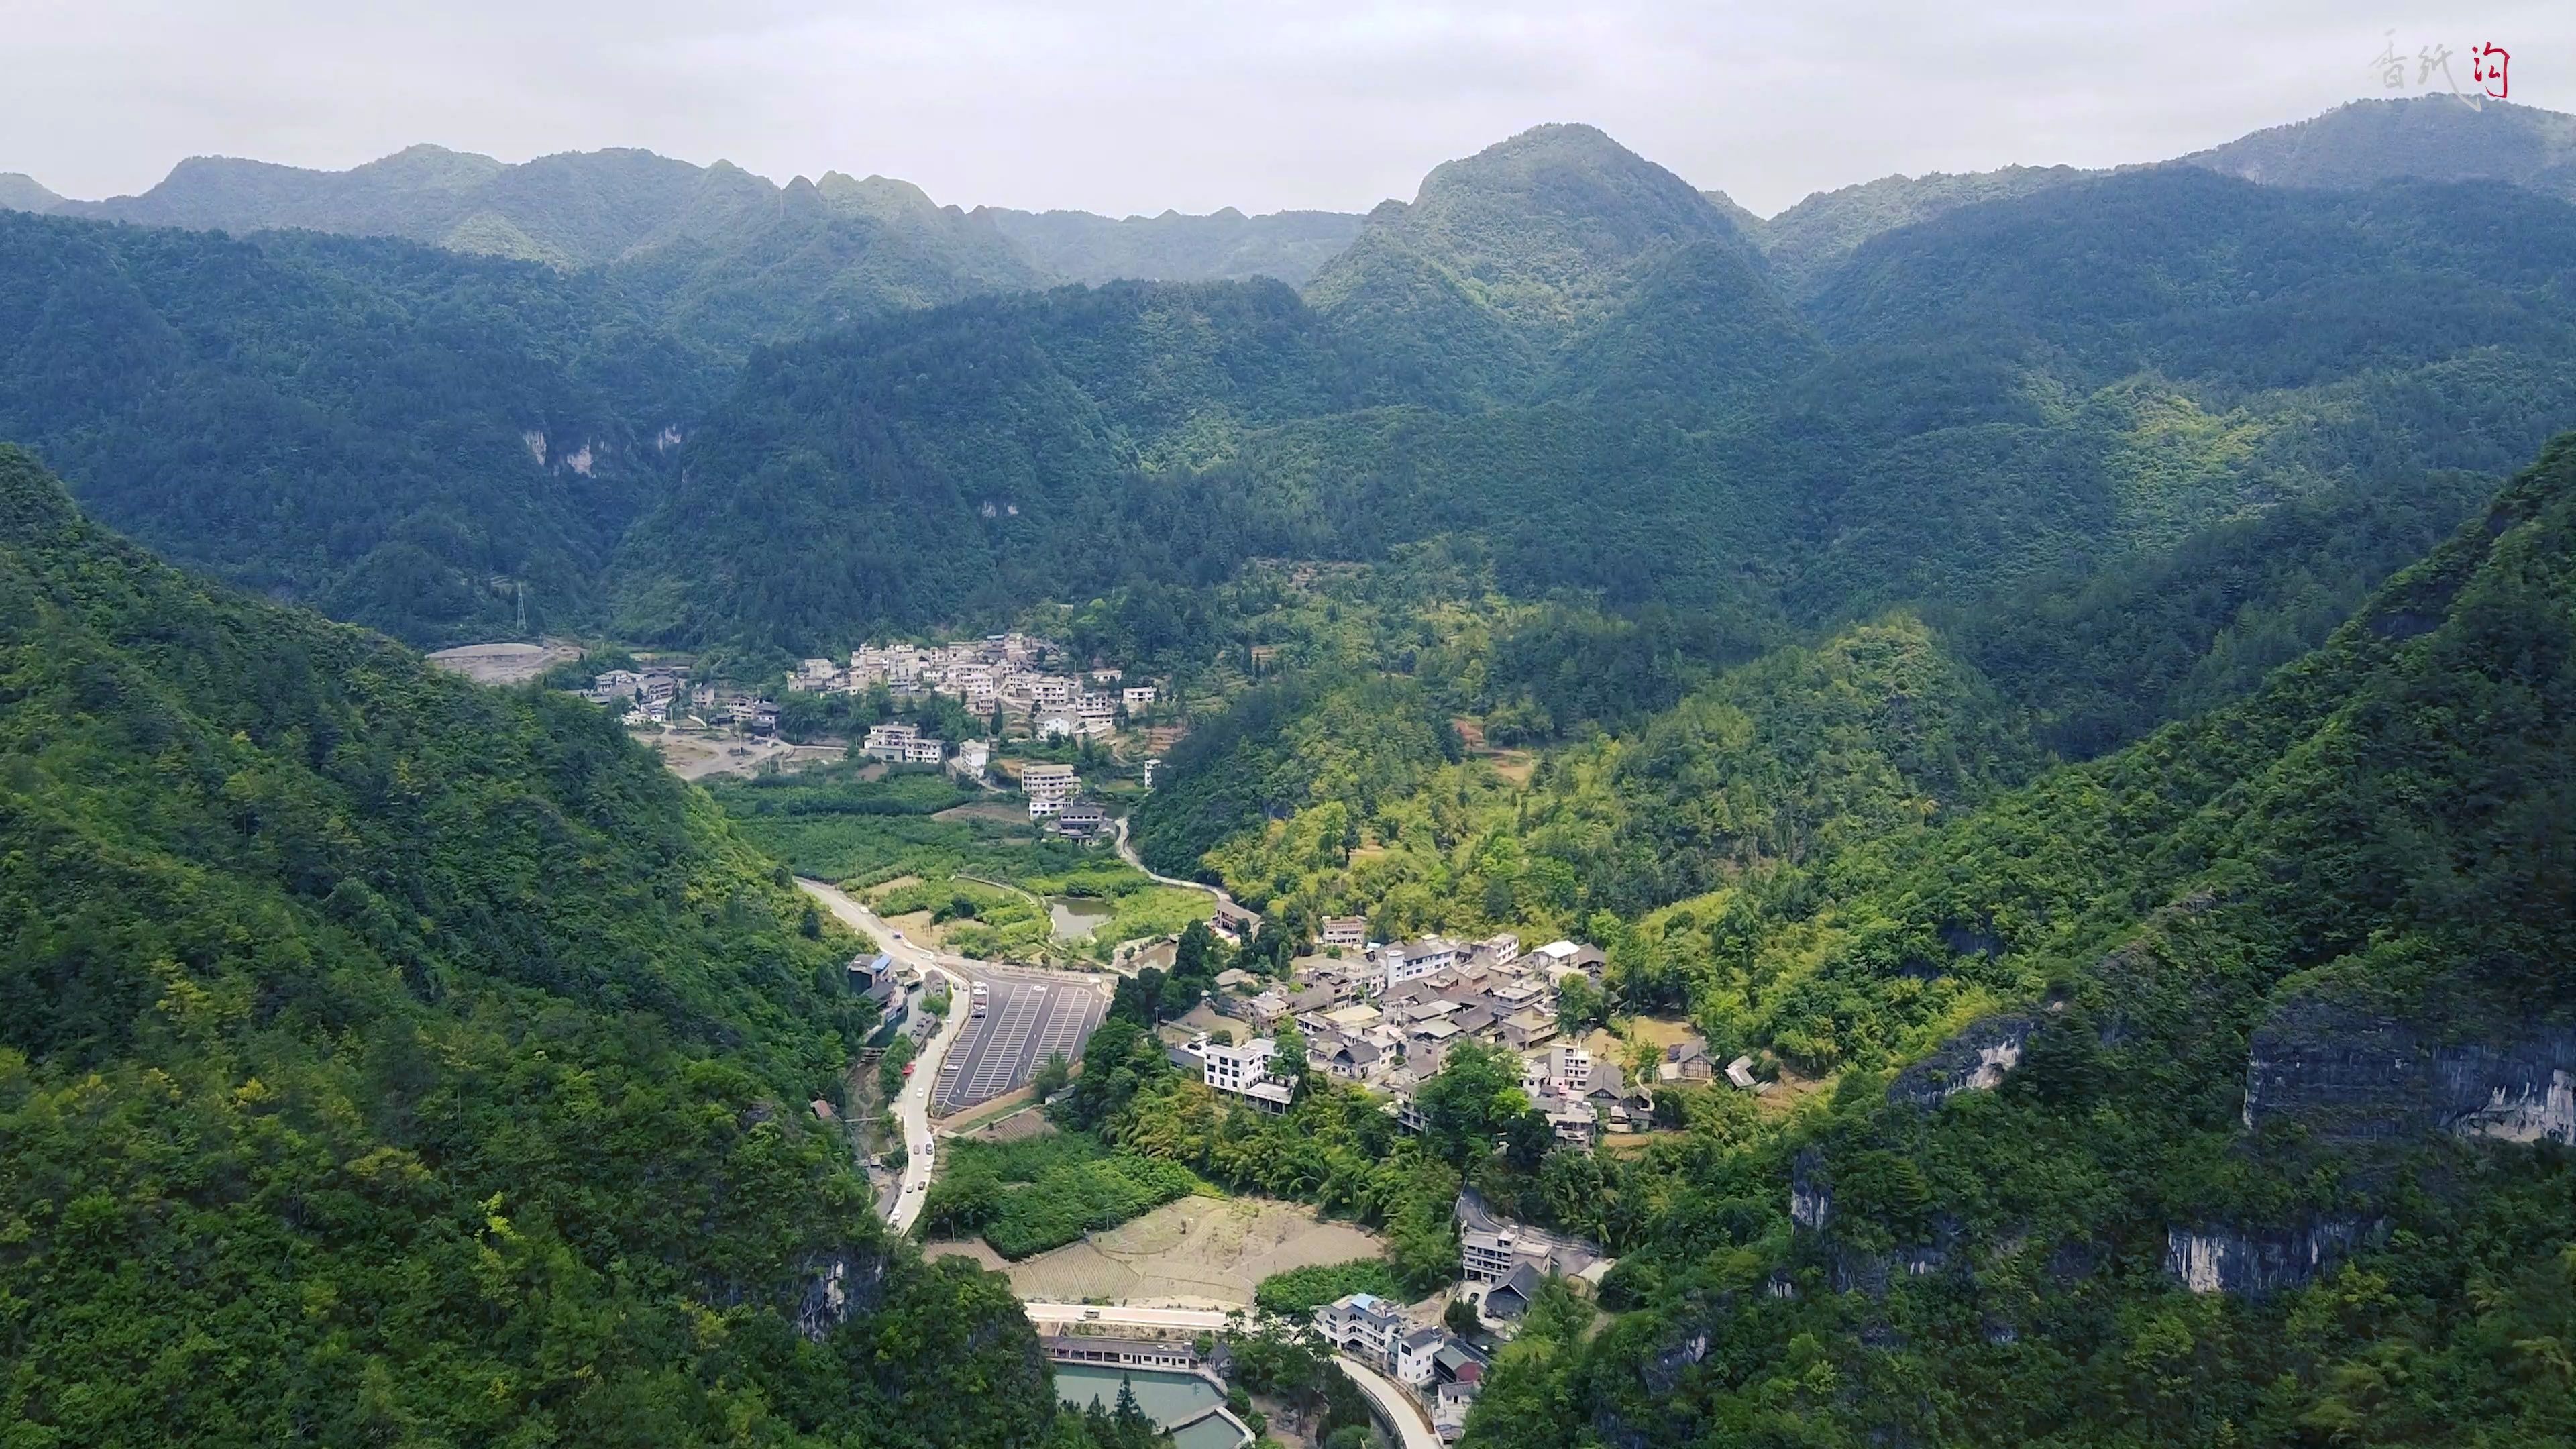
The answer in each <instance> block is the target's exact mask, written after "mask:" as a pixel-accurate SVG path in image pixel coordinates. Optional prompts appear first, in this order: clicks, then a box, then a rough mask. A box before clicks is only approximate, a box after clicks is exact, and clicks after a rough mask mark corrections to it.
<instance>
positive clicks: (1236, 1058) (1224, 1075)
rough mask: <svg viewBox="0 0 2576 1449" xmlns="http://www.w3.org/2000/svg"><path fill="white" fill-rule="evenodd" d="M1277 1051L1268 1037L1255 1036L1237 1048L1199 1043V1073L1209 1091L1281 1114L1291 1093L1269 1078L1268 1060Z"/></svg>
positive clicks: (1290, 1090)
mask: <svg viewBox="0 0 2576 1449" xmlns="http://www.w3.org/2000/svg"><path fill="white" fill-rule="evenodd" d="M1278 1049H1279V1044H1278V1043H1277V1042H1275V1041H1273V1040H1271V1039H1270V1038H1268V1037H1255V1038H1253V1039H1252V1040H1250V1041H1248V1042H1245V1043H1244V1044H1242V1045H1241V1046H1229V1045H1226V1044H1225V1043H1222V1042H1217V1041H1202V1042H1201V1043H1199V1048H1198V1051H1199V1062H1200V1070H1201V1073H1202V1075H1203V1077H1204V1079H1205V1080H1206V1082H1207V1084H1208V1087H1209V1089H1210V1090H1211V1091H1217V1092H1223V1093H1226V1094H1227V1095H1229V1096H1235V1097H1241V1098H1243V1099H1244V1100H1245V1101H1247V1102H1250V1103H1252V1105H1253V1106H1255V1107H1257V1108H1259V1109H1260V1110H1262V1111H1264V1112H1271V1113H1278V1112H1285V1111H1287V1110H1288V1103H1289V1101H1290V1100H1291V1099H1292V1098H1293V1096H1294V1095H1295V1092H1294V1089H1293V1088H1292V1087H1291V1086H1290V1085H1289V1084H1288V1083H1286V1082H1283V1081H1281V1080H1279V1079H1278V1078H1276V1077H1273V1076H1272V1075H1270V1058H1271V1055H1272V1054H1273V1053H1275V1052H1276V1051H1278Z"/></svg>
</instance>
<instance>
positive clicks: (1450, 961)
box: [1378, 936, 1465, 991]
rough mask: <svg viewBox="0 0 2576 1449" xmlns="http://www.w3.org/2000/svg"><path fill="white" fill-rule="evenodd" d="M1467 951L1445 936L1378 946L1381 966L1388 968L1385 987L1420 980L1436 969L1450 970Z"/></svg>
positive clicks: (1392, 987)
mask: <svg viewBox="0 0 2576 1449" xmlns="http://www.w3.org/2000/svg"><path fill="white" fill-rule="evenodd" d="M1464 954H1465V952H1464V951H1462V950H1461V949H1460V948H1459V945H1458V943H1457V942H1455V941H1452V940H1448V939H1446V938H1445V937H1441V936H1425V937H1423V938H1422V939H1421V940H1419V941H1402V942H1389V943H1388V944H1386V945H1384V946H1381V947H1379V948H1378V965H1379V966H1380V967H1381V968H1383V969H1384V971H1385V980H1384V983H1383V987H1384V989H1385V990H1388V991H1393V990H1394V989H1395V988H1397V987H1399V986H1401V985H1403V984H1404V983H1405V982H1407V981H1419V980H1421V979H1422V978H1423V977H1425V976H1428V975H1430V974H1432V973H1433V972H1435V971H1446V970H1448V969H1449V968H1450V967H1452V966H1455V965H1457V964H1458V960H1459V958H1460V957H1461V956H1462V955H1464Z"/></svg>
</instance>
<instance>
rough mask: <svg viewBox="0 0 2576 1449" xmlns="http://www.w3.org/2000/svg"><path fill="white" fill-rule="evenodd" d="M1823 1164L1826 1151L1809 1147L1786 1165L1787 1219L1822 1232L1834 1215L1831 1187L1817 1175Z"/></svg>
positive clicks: (1800, 1226) (1806, 1229)
mask: <svg viewBox="0 0 2576 1449" xmlns="http://www.w3.org/2000/svg"><path fill="white" fill-rule="evenodd" d="M1824 1165H1825V1155H1824V1154H1823V1153H1821V1152H1818V1151H1817V1150H1816V1149H1814V1148H1812V1147H1810V1148H1808V1149H1807V1150H1806V1151H1804V1152H1801V1153H1799V1154H1798V1160H1797V1161H1796V1162H1795V1163H1794V1164H1792V1165H1791V1166H1790V1168H1789V1221H1790V1222H1791V1223H1794V1224H1796V1225H1797V1226H1798V1227H1799V1228H1800V1229H1802V1230H1804V1231H1806V1232H1810V1233H1820V1232H1823V1231H1824V1229H1825V1223H1826V1222H1827V1220H1829V1219H1831V1218H1832V1217H1833V1215H1834V1191H1833V1189H1832V1188H1831V1187H1829V1186H1827V1185H1826V1184H1825V1182H1824V1181H1823V1179H1822V1178H1821V1177H1819V1176H1818V1173H1819V1171H1820V1170H1821V1169H1822V1168H1823V1167H1824Z"/></svg>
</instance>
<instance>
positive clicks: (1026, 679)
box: [1010, 670, 1076, 706]
mask: <svg viewBox="0 0 2576 1449" xmlns="http://www.w3.org/2000/svg"><path fill="white" fill-rule="evenodd" d="M1010 692H1011V693H1013V694H1016V695H1019V696H1020V697H1022V698H1024V699H1026V700H1028V701H1029V702H1030V703H1031V704H1035V705H1045V706H1062V705H1068V704H1071V703H1073V697H1074V694H1075V693H1076V691H1075V689H1074V683H1073V680H1072V678H1071V677H1070V676H1068V675H1062V674H1038V673H1034V672H1031V671H1027V670H1023V671H1021V672H1020V673H1018V674H1014V675H1012V676H1011V682H1010Z"/></svg>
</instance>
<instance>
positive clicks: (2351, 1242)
mask: <svg viewBox="0 0 2576 1449" xmlns="http://www.w3.org/2000/svg"><path fill="white" fill-rule="evenodd" d="M2381 1228H2382V1225H2381V1224H2379V1223H2363V1222H2357V1221H2354V1220H2351V1219H2334V1220H2327V1221H2322V1222H2314V1223H2309V1224H2306V1225H2304V1226H2298V1227H2288V1228H2268V1229H2250V1230H2239V1229H2235V1228H2228V1227H2200V1228H2167V1229H2166V1230H2165V1271H2166V1272H2168V1273H2171V1274H2173V1275H2174V1276H2175V1277H2176V1278H2179V1279H2181V1280H2182V1285H2183V1286H2184V1287H2186V1288H2189V1289H2190V1290H2191V1291H2192V1292H2194V1293H2234V1294H2240V1295H2244V1296H2247V1297H2261V1296H2263V1295H2264V1294H2267V1293H2276V1292H2279V1291H2281V1290H2282V1289H2285V1288H2298V1287H2303V1286H2305V1285H2307V1284H2309V1283H2312V1282H2314V1281H2315V1280H2316V1279H2317V1277H2318V1276H2319V1275H2320V1274H2322V1273H2324V1272H2325V1271H2326V1270H2327V1269H2328V1268H2331V1267H2333V1266H2334V1265H2335V1264H2336V1263H2337V1262H2339V1261H2340V1260H2342V1259H2343V1257H2344V1256H2345V1255H2347V1254H2349V1253H2350V1252H2351V1251H2352V1250H2353V1249H2354V1248H2355V1247H2356V1246H2358V1245H2360V1244H2361V1243H2363V1242H2365V1241H2368V1240H2370V1239H2371V1238H2373V1237H2376V1236H2377V1235H2378V1233H2379V1232H2380V1231H2381Z"/></svg>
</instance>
